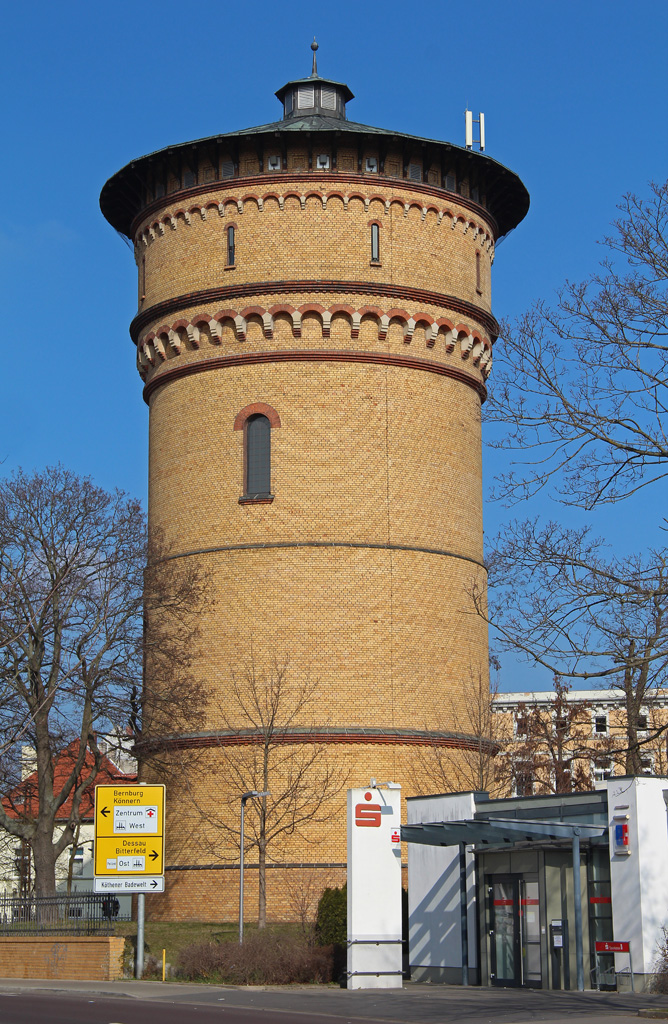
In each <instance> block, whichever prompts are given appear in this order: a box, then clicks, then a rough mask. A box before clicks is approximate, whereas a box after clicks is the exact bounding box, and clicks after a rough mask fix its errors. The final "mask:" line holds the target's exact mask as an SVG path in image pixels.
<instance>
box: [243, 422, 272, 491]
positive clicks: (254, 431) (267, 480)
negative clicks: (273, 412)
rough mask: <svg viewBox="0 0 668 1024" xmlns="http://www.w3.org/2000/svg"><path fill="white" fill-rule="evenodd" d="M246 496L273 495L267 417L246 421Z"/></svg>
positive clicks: (269, 433)
mask: <svg viewBox="0 0 668 1024" xmlns="http://www.w3.org/2000/svg"><path fill="white" fill-rule="evenodd" d="M244 489H245V496H246V497H248V498H268V497H270V495H271V424H270V422H269V419H268V418H267V417H266V416H262V415H256V416H249V418H248V419H247V420H246V480H245V488H244Z"/></svg>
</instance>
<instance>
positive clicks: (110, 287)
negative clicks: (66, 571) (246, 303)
mask: <svg viewBox="0 0 668 1024" xmlns="http://www.w3.org/2000/svg"><path fill="white" fill-rule="evenodd" d="M3 28H4V41H5V45H4V47H3V50H4V53H3V61H2V64H1V66H0V80H2V81H1V84H2V96H3V98H4V103H3V109H2V123H3V127H4V143H5V144H4V146H3V151H4V157H3V160H2V164H1V166H2V184H3V194H4V197H5V208H4V211H3V218H2V221H1V222H0V270H1V273H0V282H1V283H0V287H1V288H2V292H3V295H2V299H3V301H2V308H3V309H4V311H5V321H4V331H3V335H4V339H3V340H4V344H3V348H2V365H3V373H2V380H1V384H0V387H1V401H0V459H4V465H3V467H2V468H3V470H4V471H5V472H7V471H11V470H12V469H13V468H15V467H16V466H19V465H21V466H23V467H24V468H26V469H32V468H34V467H40V466H43V465H45V464H48V463H53V462H56V461H58V460H60V461H62V462H63V463H64V464H65V465H67V466H68V467H70V468H72V469H74V470H75V471H77V472H79V473H85V474H90V475H91V476H92V477H93V478H94V479H95V480H96V481H97V482H98V483H100V484H102V485H103V486H105V487H108V488H111V487H115V486H119V487H121V488H123V489H125V490H127V491H129V492H131V493H132V494H135V495H138V496H139V497H141V498H142V499H145V495H146V471H147V470H146V448H147V410H146V406H145V405H144V403H143V401H142V398H141V382H140V379H139V377H138V375H137V373H136V370H135V366H134V353H133V348H132V345H131V342H130V338H129V335H128V325H129V322H130V320H131V319H132V316H133V315H134V313H135V311H136V281H135V273H136V268H135V265H134V261H133V258H132V255H131V253H130V251H128V249H127V248H126V246H125V245H124V244H123V242H122V241H121V239H120V238H119V237H118V236H117V235H116V234H115V232H114V231H113V230H112V229H111V228H110V227H109V225H108V224H107V223H106V222H105V221H104V219H103V218H102V216H101V214H100V212H99V206H98V196H99V192H100V188H101V187H102V185H103V184H104V181H105V180H106V179H107V178H108V177H109V176H110V175H111V174H113V173H114V172H115V171H116V170H118V169H119V168H120V167H121V166H123V165H124V164H125V163H126V162H127V161H128V160H130V159H132V158H133V157H136V156H140V155H142V154H144V153H147V152H150V151H152V150H155V149H158V148H161V147H163V146H166V145H169V144H170V143H178V142H184V141H187V140H188V139H195V138H200V137H202V136H206V135H211V134H214V133H217V132H224V131H234V130H235V129H239V128H245V127H249V126H251V125H256V124H263V123H266V122H268V121H272V120H275V119H278V118H279V117H280V106H279V104H278V101H277V100H276V99H275V97H274V95H273V93H274V92H275V90H276V89H278V88H279V87H280V86H281V85H283V84H284V83H285V82H286V81H287V80H289V79H290V78H295V77H301V76H303V75H306V74H308V73H309V72H310V60H311V51H310V49H309V45H310V42H311V39H312V38H313V36H314V35H316V36H317V38H318V41H319V43H320V51H319V54H318V58H319V70H320V73H321V74H323V75H326V76H330V77H332V78H335V79H337V80H339V81H345V82H347V83H348V84H349V86H350V88H351V89H352V90H353V92H354V93H355V96H356V99H355V100H354V101H353V102H352V103H351V104H350V106H349V109H348V113H349V116H350V118H351V119H353V120H356V121H361V122H363V123H366V124H371V125H378V126H380V127H383V128H390V129H392V128H393V129H397V130H399V131H404V132H409V133H412V134H416V135H422V136H429V137H433V138H439V139H446V140H449V141H452V142H455V143H458V144H463V141H464V117H463V112H464V109H465V108H466V107H467V106H468V107H469V108H470V109H472V110H473V111H475V112H476V116H477V112H478V111H480V110H483V111H484V112H485V116H486V121H487V152H488V153H489V155H490V156H493V157H494V158H496V159H497V160H500V161H501V162H502V163H504V164H507V165H508V166H509V167H511V168H512V169H513V170H514V171H516V172H517V173H518V174H519V175H520V176H521V177H522V179H523V180H524V182H525V184H526V185H527V187H528V189H529V192H530V193H531V209H530V212H529V215H528V217H527V219H526V221H525V222H524V223H523V224H522V225H520V227H519V228H518V229H517V230H516V231H515V232H514V233H513V234H511V235H510V236H509V237H508V238H507V239H505V240H504V241H503V242H502V244H501V245H500V246H499V248H498V250H497V256H496V261H495V265H494V280H493V294H494V310H495V313H496V315H497V317H499V318H512V317H513V316H515V315H519V314H520V313H521V312H522V311H523V310H524V309H525V308H526V307H527V306H528V305H529V304H530V303H531V302H532V301H533V300H535V299H537V298H541V297H542V298H547V299H549V298H550V297H551V296H553V295H554V293H555V291H556V289H557V288H558V287H559V285H560V283H561V282H562V281H563V280H564V278H566V277H569V278H571V279H577V278H579V277H582V276H584V275H586V274H587V273H588V272H589V271H590V270H592V269H593V268H594V265H595V263H596V261H597V260H598V259H600V257H601V252H600V249H599V247H598V246H597V239H599V238H601V237H602V236H603V235H604V234H605V233H606V231H607V227H608V224H609V222H610V221H611V219H612V218H613V217H614V215H615V204H616V202H617V201H618V199H619V198H620V196H621V195H622V194H623V193H624V192H625V191H629V190H633V191H643V189H644V187H645V185H646V182H647V181H648V180H650V179H655V180H662V179H665V176H666V173H667V168H668V159H667V157H668V144H667V134H666V128H665V113H666V111H665V107H666V96H667V95H668V62H667V61H666V56H665V51H666V40H667V39H668V4H666V3H665V0H656V2H655V0H637V2H636V3H635V4H634V5H633V6H632V7H631V6H629V5H628V3H621V2H619V0H606V2H601V0H579V2H573V0H565V2H560V3H556V2H547V0H542V2H538V3H537V2H536V0H533V2H526V0H514V2H513V0H505V2H504V0H501V2H499V0H497V2H488V0H478V2H477V3H475V4H469V5H462V4H457V5H455V4H447V3H434V2H423V3H421V4H419V5H408V4H406V3H399V2H397V0H385V2H383V3H376V2H370V3H366V4H365V5H361V4H359V3H350V2H348V0H341V2H338V3H336V4H325V5H314V4H313V3H308V4H307V3H303V2H293V3H291V4H287V5H286V4H280V5H279V4H273V3H272V4H270V3H266V2H252V0H250V2H246V3H243V2H242V3H241V4H234V5H231V4H230V5H226V4H224V3H221V2H220V0H218V2H217V3H213V2H208V0H203V2H199V0H192V2H191V3H189V4H187V5H185V4H183V3H178V4H177V3H174V2H173V0H163V2H161V3H160V4H158V3H156V2H154V0H134V2H132V3H130V2H127V0H116V2H115V3H114V4H113V5H110V4H104V5H103V4H95V3H90V0H86V2H79V0H69V2H68V0H64V2H63V3H61V4H54V3H53V2H52V0H51V2H48V3H47V2H30V0H24V2H23V3H22V4H21V5H18V4H13V5H6V6H5V9H4V11H3ZM492 383H493V378H492ZM486 461H487V483H491V477H492V474H493V471H494V460H493V458H492V457H491V456H488V457H487V460H486ZM660 497H661V496H660V495H659V494H656V495H652V496H651V497H649V496H647V495H646V496H645V497H644V498H643V500H642V502H636V503H634V502H630V503H629V504H628V505H627V506H625V507H624V508H621V507H617V508H615V509H613V510H607V511H603V512H601V513H597V514H596V516H593V517H592V518H591V523H592V526H593V528H594V529H595V530H596V531H597V532H600V533H602V534H604V535H605V536H607V537H608V538H609V539H610V541H611V544H613V545H614V546H615V547H616V548H624V549H629V548H628V545H629V544H630V545H632V544H633V543H634V542H635V538H637V537H638V526H639V524H640V523H643V524H644V526H643V530H642V540H643V542H645V541H647V540H648V539H649V540H650V542H651V541H652V539H654V537H655V536H656V539H658V534H655V533H652V535H651V536H649V537H648V532H647V524H648V523H650V524H654V523H658V522H659V519H660V514H659V510H660V507H661V501H660ZM536 509H537V510H540V511H542V512H544V513H546V514H551V515H555V514H560V513H559V510H558V509H550V508H549V504H548V503H547V502H546V501H545V500H544V499H542V500H541V501H540V502H539V503H538V504H537V505H536ZM519 511H520V512H521V513H523V512H524V511H530V510H519ZM506 514H507V513H505V512H504V510H502V509H500V508H498V507H497V506H496V505H494V504H490V505H488V506H487V508H486V523H485V526H486V532H487V533H488V534H489V533H494V532H495V531H496V529H497V528H498V526H499V525H500V524H501V523H502V522H503V517H504V515H506ZM652 529H653V526H652ZM507 684H509V685H507V688H515V687H517V688H520V687H522V686H524V685H525V684H526V685H530V683H529V681H528V677H527V678H526V679H524V678H523V679H522V680H519V679H518V680H517V681H515V683H514V684H513V683H512V681H511V679H510V678H508V679H507Z"/></svg>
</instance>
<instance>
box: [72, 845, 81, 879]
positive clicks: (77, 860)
mask: <svg viewBox="0 0 668 1024" xmlns="http://www.w3.org/2000/svg"><path fill="white" fill-rule="evenodd" d="M83 864H84V848H83V846H77V848H76V850H75V851H74V856H73V857H72V874H73V875H83Z"/></svg>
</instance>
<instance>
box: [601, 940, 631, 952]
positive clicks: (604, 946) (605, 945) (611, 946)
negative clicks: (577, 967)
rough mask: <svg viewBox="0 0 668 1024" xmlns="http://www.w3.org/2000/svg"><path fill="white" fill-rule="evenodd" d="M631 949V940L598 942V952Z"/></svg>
mask: <svg viewBox="0 0 668 1024" xmlns="http://www.w3.org/2000/svg"><path fill="white" fill-rule="evenodd" d="M630 949H631V943H630V942H597V943H596V952H597V953H629V952H630Z"/></svg>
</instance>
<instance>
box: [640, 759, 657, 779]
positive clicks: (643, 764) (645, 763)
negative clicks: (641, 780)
mask: <svg viewBox="0 0 668 1024" xmlns="http://www.w3.org/2000/svg"><path fill="white" fill-rule="evenodd" d="M640 771H641V772H642V773H643V775H652V773H653V771H654V761H653V759H652V757H651V756H645V757H641V758H640Z"/></svg>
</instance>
